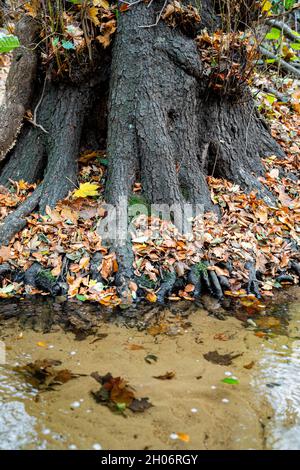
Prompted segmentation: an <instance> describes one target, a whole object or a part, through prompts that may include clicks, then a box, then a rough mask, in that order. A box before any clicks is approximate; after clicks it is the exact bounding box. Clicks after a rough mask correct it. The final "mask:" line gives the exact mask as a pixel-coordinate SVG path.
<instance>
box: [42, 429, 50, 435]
mask: <svg viewBox="0 0 300 470" xmlns="http://www.w3.org/2000/svg"><path fill="white" fill-rule="evenodd" d="M50 432H51V431H50V429H47V428H46V429H43V431H42V433H43V434H45V436H46V435H47V434H50Z"/></svg>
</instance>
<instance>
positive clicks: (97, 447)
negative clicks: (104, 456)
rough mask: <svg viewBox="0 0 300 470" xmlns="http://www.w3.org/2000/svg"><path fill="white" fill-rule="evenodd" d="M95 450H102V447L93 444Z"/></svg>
mask: <svg viewBox="0 0 300 470" xmlns="http://www.w3.org/2000/svg"><path fill="white" fill-rule="evenodd" d="M93 449H94V450H102V446H101V445H100V444H93Z"/></svg>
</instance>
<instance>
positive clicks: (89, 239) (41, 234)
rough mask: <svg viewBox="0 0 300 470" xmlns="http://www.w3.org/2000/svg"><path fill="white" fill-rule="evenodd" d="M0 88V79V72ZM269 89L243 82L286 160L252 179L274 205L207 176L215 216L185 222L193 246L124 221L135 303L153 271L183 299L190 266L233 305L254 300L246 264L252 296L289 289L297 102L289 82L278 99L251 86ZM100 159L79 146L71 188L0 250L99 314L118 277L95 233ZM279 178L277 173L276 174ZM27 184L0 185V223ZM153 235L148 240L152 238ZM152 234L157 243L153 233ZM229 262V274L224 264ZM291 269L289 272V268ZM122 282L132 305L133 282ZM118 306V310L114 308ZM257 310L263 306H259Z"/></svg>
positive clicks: (150, 289) (112, 297) (188, 294)
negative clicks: (177, 282)
mask: <svg viewBox="0 0 300 470" xmlns="http://www.w3.org/2000/svg"><path fill="white" fill-rule="evenodd" d="M0 74H1V75H0V79H1V78H2V85H0V87H2V89H3V83H4V80H5V77H6V74H7V69H5V67H4V68H3V67H2V68H0ZM273 82H276V86H277V88H278V77H273V78H272V77H270V78H266V77H261V76H259V75H257V76H256V78H255V80H254V84H253V89H254V92H257V101H258V107H259V109H260V111H261V113H262V114H263V115H264V116H265V118H266V119H267V120H268V122H269V125H270V128H271V131H272V134H273V136H274V137H275V138H276V139H277V141H278V142H279V143H280V144H281V145H282V147H283V149H284V150H285V152H286V156H287V158H286V159H285V160H279V159H277V158H276V157H272V156H269V157H268V158H266V159H265V160H264V164H265V167H266V175H265V177H264V178H260V179H261V182H263V183H264V184H265V185H266V186H267V187H268V189H269V190H270V191H272V193H273V194H274V196H275V197H276V200H277V204H276V206H275V207H268V206H267V205H266V204H265V203H264V202H263V201H262V200H260V199H259V198H258V197H257V195H256V194H255V193H250V194H245V193H244V192H243V191H242V190H241V188H240V187H239V186H238V185H234V184H232V183H231V182H229V181H226V180H221V179H216V178H214V177H209V178H208V183H209V187H210V190H211V198H212V201H213V202H214V204H216V205H218V206H219V208H220V210H221V213H222V218H221V220H220V221H218V220H217V218H216V215H215V214H213V213H207V214H205V215H204V218H203V219H201V220H200V219H199V220H195V221H194V227H193V230H194V234H196V235H199V237H196V238H195V239H192V240H191V239H190V238H189V237H186V236H183V235H181V234H180V233H179V232H178V231H177V229H176V228H175V226H174V225H173V224H172V223H171V222H168V221H161V220H159V219H155V218H152V226H151V229H150V230H149V228H148V226H147V227H146V225H147V224H145V222H148V220H147V217H146V216H144V215H141V216H140V217H138V218H136V219H135V220H134V223H133V224H132V233H131V237H132V244H133V251H134V272H135V276H136V280H137V281H136V282H138V284H139V285H142V286H143V291H144V295H143V296H144V297H145V298H146V299H147V300H148V301H149V302H155V301H156V300H157V291H158V290H159V285H160V281H161V270H162V269H164V270H175V272H176V273H177V276H178V277H181V278H182V280H183V282H182V285H181V287H180V288H178V289H177V290H176V291H174V292H173V293H172V295H170V296H169V297H168V298H169V299H170V300H173V301H175V300H180V299H186V300H193V290H194V286H193V285H192V284H191V283H189V282H188V280H187V274H188V271H189V269H190V267H191V266H192V265H195V264H197V265H199V269H203V270H207V269H208V270H212V271H215V273H216V274H217V275H218V276H223V278H225V279H227V284H228V288H227V291H226V292H225V294H226V295H227V296H228V297H234V298H235V297H238V298H242V300H243V301H244V302H246V303H247V302H248V304H249V302H250V303H253V302H254V303H255V305H256V307H257V308H260V305H257V301H256V300H255V298H254V296H253V293H251V294H250V296H249V295H248V294H249V292H247V290H246V289H245V286H246V285H247V282H248V280H249V271H248V269H247V268H246V267H245V266H246V263H247V262H254V263H255V269H256V271H259V272H260V275H261V276H260V280H259V282H258V283H259V290H260V293H261V294H262V296H263V297H265V298H266V297H267V298H268V297H270V296H272V295H273V292H274V290H276V289H278V288H280V287H281V286H282V285H285V286H286V285H293V284H297V283H298V282H299V278H298V276H297V275H296V274H295V272H293V271H292V270H291V269H290V268H291V264H290V263H291V261H295V262H297V260H298V259H299V251H298V250H297V248H296V247H297V244H298V243H299V232H300V228H299V222H300V194H299V163H300V160H299V155H300V125H299V124H300V114H299V113H300V104H299V92H298V91H297V89H298V88H297V87H298V85H299V83H298V82H297V81H292V80H290V79H282V80H281V81H280V87H279V91H280V93H281V94H282V95H284V96H285V97H286V102H282V101H279V99H278V98H276V97H275V96H274V95H272V94H270V93H268V92H261V91H260V92H258V90H260V89H261V88H268V87H270V86H271V87H274V83H273ZM106 167H107V160H106V156H105V153H104V152H103V151H99V150H98V149H89V150H85V151H83V152H82V154H81V155H79V174H78V181H77V182H76V183H74V191H72V192H71V193H70V194H69V196H68V197H67V198H66V199H65V200H63V201H61V202H59V203H58V204H57V206H56V207H55V208H53V209H50V208H49V207H48V208H47V210H46V214H45V215H41V214H38V213H32V214H31V215H30V216H29V217H28V218H27V226H26V227H25V228H24V229H23V230H22V231H20V232H19V233H18V234H17V235H16V236H15V237H14V238H13V239H12V240H11V242H10V244H9V245H8V246H2V247H1V248H0V265H1V263H2V264H3V263H8V264H9V268H10V269H11V270H12V271H13V272H18V271H26V270H27V269H28V268H29V267H30V266H31V265H32V264H33V263H35V262H37V263H39V264H40V265H41V266H42V267H43V268H44V269H45V270H46V274H47V275H48V276H49V279H50V280H55V279H58V278H59V277H60V278H61V276H62V271H63V270H65V274H64V279H63V280H64V282H65V286H66V288H65V292H64V294H65V295H66V297H67V298H69V299H71V298H72V299H74V298H75V299H77V300H78V301H80V302H82V301H86V300H89V301H94V302H99V303H100V304H102V305H106V306H109V307H115V306H118V305H120V304H121V298H120V297H119V296H118V293H117V290H116V287H115V285H114V276H115V273H116V272H117V271H118V263H117V260H116V256H115V253H114V252H112V251H110V250H109V247H107V246H104V244H103V243H102V240H101V237H100V236H99V234H98V233H97V226H98V224H99V221H100V220H101V219H103V217H104V216H105V209H104V208H103V204H102V203H103V192H104V187H105V180H106ZM283 170H284V172H285V174H284V176H282V172H283ZM35 187H36V185H33V184H28V183H27V182H25V181H15V182H13V181H12V182H11V186H10V187H9V188H5V187H3V186H2V187H0V221H3V220H4V218H5V217H6V216H7V215H8V214H9V213H10V212H12V211H13V210H14V209H16V207H18V205H19V204H21V203H22V202H23V201H24V200H26V198H27V197H28V196H29V195H30V194H32V192H33V190H34V188H35ZM141 191H142V188H141V184H140V183H139V182H137V183H136V184H135V187H134V193H135V196H136V198H135V202H139V201H140V199H139V198H140V195H141ZM154 233H155V236H156V238H153V234H154ZM157 235H158V236H157ZM95 253H99V254H100V255H101V262H100V263H99V266H98V275H99V276H100V278H101V282H99V279H98V281H97V280H95V279H93V278H91V276H90V265H91V262H92V259H93V256H94V255H95ZM203 263H207V265H209V266H208V268H207V267H206V264H203ZM229 265H230V267H231V268H230V269H229V268H228V266H229ZM298 266H299V265H298ZM11 279H12V278H11V277H10V276H7V277H6V276H2V281H1V287H0V297H2V298H8V297H13V296H16V295H18V296H20V295H24V294H43V295H45V294H46V292H43V290H41V289H39V288H38V286H30V285H25V284H24V282H23V281H22V279H21V278H20V279H21V280H20V281H19V280H18V281H12V280H11ZM136 282H132V283H130V285H129V287H130V289H131V294H132V299H131V302H132V301H134V299H135V297H136V291H137V287H138V286H137V283H136ZM129 304H130V302H129ZM123 306H124V307H125V306H126V305H123ZM262 308H263V307H262Z"/></svg>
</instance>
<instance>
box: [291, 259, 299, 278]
mask: <svg viewBox="0 0 300 470" xmlns="http://www.w3.org/2000/svg"><path fill="white" fill-rule="evenodd" d="M291 270H292V271H294V273H295V274H296V275H297V276H298V278H299V282H300V263H297V262H296V261H292V262H291Z"/></svg>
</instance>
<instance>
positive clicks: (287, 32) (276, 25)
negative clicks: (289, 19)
mask: <svg viewBox="0 0 300 470" xmlns="http://www.w3.org/2000/svg"><path fill="white" fill-rule="evenodd" d="M266 24H267V25H268V26H272V27H273V28H277V29H280V30H281V31H282V32H283V33H284V35H285V36H286V37H287V38H288V39H290V40H291V41H294V42H300V36H299V35H297V34H296V33H295V31H293V30H292V28H290V27H289V26H288V25H287V24H286V23H285V22H284V21H277V20H272V19H267V20H266Z"/></svg>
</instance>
